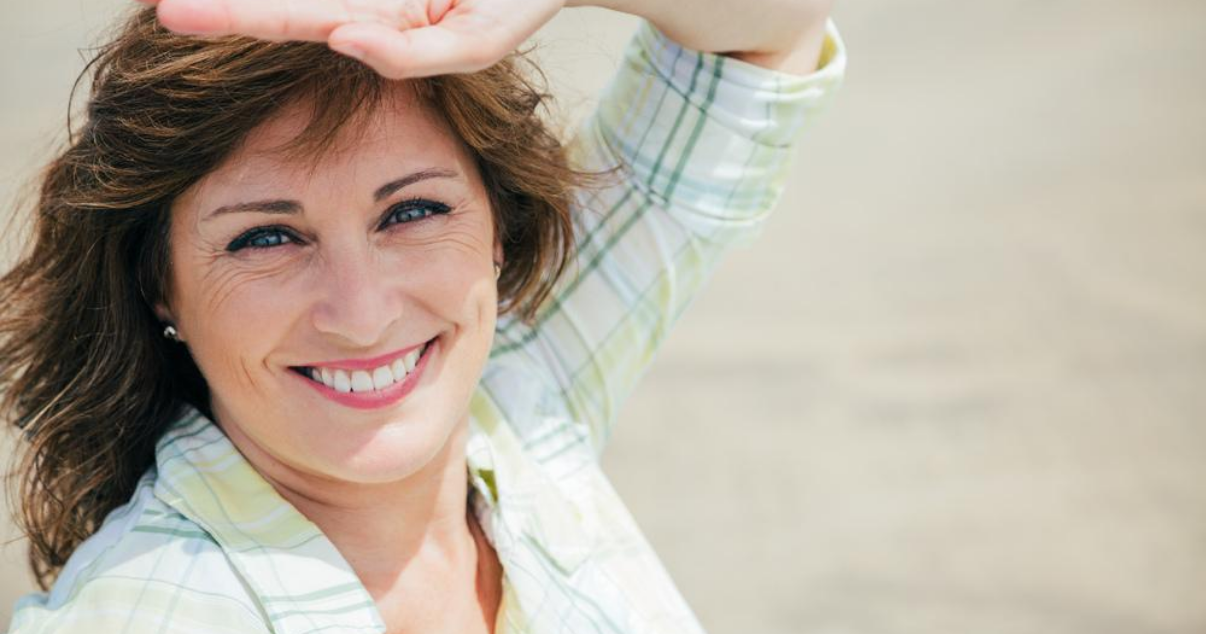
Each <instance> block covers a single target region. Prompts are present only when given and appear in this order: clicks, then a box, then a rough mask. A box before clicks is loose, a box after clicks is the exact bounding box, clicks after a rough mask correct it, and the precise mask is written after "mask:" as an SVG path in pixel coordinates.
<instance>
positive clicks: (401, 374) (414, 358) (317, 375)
mask: <svg viewBox="0 0 1206 634" xmlns="http://www.w3.org/2000/svg"><path fill="white" fill-rule="evenodd" d="M426 351H427V344H424V345H423V346H422V347H419V348H416V349H414V350H411V351H410V352H409V353H408V354H406V355H405V356H403V357H401V358H398V359H394V362H393V363H391V364H389V365H383V366H381V367H379V368H376V369H374V370H373V371H372V372H369V371H366V370H355V371H352V372H349V371H347V370H337V369H334V368H306V374H307V376H309V377H310V378H311V379H313V380H315V381H317V382H319V383H322V384H323V385H326V386H327V387H329V388H331V389H333V390H335V391H336V392H341V393H344V394H346V393H348V392H371V391H373V390H384V389H385V388H387V387H389V386H391V385H393V384H395V383H400V382H402V381H404V380H406V376H407V375H408V374H410V373H411V372H413V371H414V369H415V365H416V364H417V363H418V362H419V357H421V356H422V355H423V353H424V352H426Z"/></svg>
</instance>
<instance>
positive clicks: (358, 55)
mask: <svg viewBox="0 0 1206 634" xmlns="http://www.w3.org/2000/svg"><path fill="white" fill-rule="evenodd" d="M331 50H333V51H335V52H336V53H341V54H343V55H347V56H348V57H352V58H355V59H358V60H363V59H364V49H362V48H360V47H359V46H356V45H355V44H353V43H351V42H331Z"/></svg>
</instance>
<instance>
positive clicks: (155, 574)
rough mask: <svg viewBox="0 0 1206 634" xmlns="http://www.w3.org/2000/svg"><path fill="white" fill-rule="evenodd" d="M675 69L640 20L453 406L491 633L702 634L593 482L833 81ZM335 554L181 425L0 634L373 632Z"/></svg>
mask: <svg viewBox="0 0 1206 634" xmlns="http://www.w3.org/2000/svg"><path fill="white" fill-rule="evenodd" d="M820 66H821V67H820V69H819V70H818V71H816V72H815V73H813V74H811V75H808V76H796V75H790V74H786V73H781V72H776V71H771V70H768V69H764V68H759V67H756V66H753V65H750V64H746V63H743V62H740V61H737V60H734V59H731V58H726V57H722V56H717V55H710V54H700V53H696V52H692V51H688V50H685V49H683V48H682V47H680V46H678V45H677V44H675V43H674V42H672V41H670V40H669V39H667V38H666V37H665V36H664V35H663V34H662V33H660V32H659V31H657V30H656V29H655V28H653V27H652V26H650V25H649V24H648V23H642V25H641V26H640V28H639V30H638V31H637V34H636V36H635V37H634V38H633V41H632V43H631V44H630V45H629V47H628V49H627V51H626V53H625V57H624V60H623V63H622V65H621V68H620V69H619V71H618V73H617V75H616V76H615V78H614V79H613V80H612V83H611V85H610V86H609V88H608V89H607V91H606V92H605V94H604V95H603V97H602V99H601V100H600V105H599V107H598V109H597V111H596V112H595V114H594V115H593V116H592V117H589V118H588V119H587V120H586V121H585V123H584V124H583V127H582V129H581V130H580V131H579V134H578V135H577V136H576V138H575V141H574V142H573V144H572V146H571V148H572V152H573V158H574V161H575V163H576V164H577V165H578V166H580V167H584V168H586V169H602V168H607V167H610V166H613V165H615V164H616V163H617V162H619V163H620V164H622V165H623V166H624V167H625V169H624V170H623V171H622V172H621V175H620V177H618V178H617V179H615V181H614V183H613V184H611V185H609V186H606V187H602V188H599V189H595V190H591V191H588V192H584V193H582V194H581V195H580V197H579V199H578V201H577V202H578V209H577V211H576V214H575V216H576V220H575V222H576V223H577V231H578V233H577V240H578V252H577V259H576V264H575V268H574V269H572V270H570V271H569V272H568V273H567V275H566V277H565V278H564V279H563V280H562V282H561V283H560V284H559V286H558V287H557V290H556V292H555V294H554V295H553V296H552V299H551V300H550V301H549V302H548V304H547V305H546V306H544V307H543V308H542V310H541V312H540V313H539V315H538V317H537V319H536V321H535V323H534V324H532V325H527V324H524V323H522V322H520V321H517V320H515V319H507V318H504V319H501V320H500V321H499V324H498V330H497V334H496V338H495V343H494V349H493V351H492V353H491V357H490V360H489V362H488V363H487V365H486V368H485V371H484V374H483V377H482V380H481V382H480V385H479V389H478V390H477V392H476V394H475V396H474V397H473V401H472V403H471V406H470V412H471V415H470V418H471V420H470V437H469V441H468V447H467V463H468V465H467V467H468V473H469V480H470V487H471V490H472V491H473V494H472V506H473V511H474V513H475V514H476V516H477V517H478V519H479V521H480V523H481V525H482V528H483V529H484V531H485V533H486V537H487V538H488V539H489V541H490V543H491V544H492V545H493V546H494V548H495V550H496V552H497V553H498V558H499V560H500V562H501V563H502V566H503V569H504V579H503V597H502V602H501V605H500V607H499V613H498V620H497V622H496V628H495V631H496V632H499V633H500V634H520V633H544V632H575V633H582V632H607V633H621V632H623V633H633V632H642V633H643V632H649V633H653V632H659V633H671V632H674V633H684V632H693V633H701V632H702V628H701V627H700V625H699V623H698V622H697V620H696V618H695V617H694V615H693V614H692V612H691V610H690V608H688V606H687V604H686V602H685V601H684V600H683V598H682V596H681V595H680V594H679V592H678V590H677V589H676V588H675V586H674V584H673V582H672V581H671V579H670V576H669V575H668V574H667V572H666V570H665V569H664V567H663V566H662V564H661V563H660V562H659V560H658V559H657V556H656V555H655V554H654V553H653V551H652V549H651V548H650V546H649V544H648V542H647V541H646V540H645V538H644V537H643V536H642V535H641V533H640V531H639V529H638V528H637V525H636V523H635V522H634V521H633V519H632V517H631V516H630V514H629V513H628V511H627V509H626V508H625V506H624V504H623V503H622V502H621V501H620V499H619V498H618V497H617V495H616V493H615V491H614V490H613V489H612V487H611V485H610V484H609V482H608V480H607V478H606V476H605V475H604V474H603V472H602V471H601V470H600V468H599V461H598V456H599V453H600V451H601V450H602V448H603V446H604V445H605V444H606V441H607V438H608V436H609V435H610V429H611V423H612V421H613V420H614V419H615V416H616V412H617V410H618V408H619V405H620V403H622V402H623V401H624V399H625V397H626V396H627V395H628V394H629V392H630V391H631V390H632V389H633V387H634V384H635V383H636V381H637V380H638V379H639V377H640V376H641V375H642V374H643V372H644V370H645V369H646V367H647V366H648V364H649V362H650V361H651V360H652V358H653V356H654V352H655V350H656V349H657V347H658V345H659V344H660V343H661V341H662V340H663V339H664V337H665V335H666V333H667V332H668V331H669V330H670V327H671V325H672V324H673V323H674V322H675V320H676V319H677V317H678V316H679V314H680V313H681V312H682V310H683V309H684V307H685V306H686V305H687V304H688V303H689V301H690V299H691V297H692V296H693V295H694V294H695V293H696V291H698V290H699V288H700V287H701V285H702V284H703V283H704V281H705V280H706V279H707V278H708V276H709V274H710V272H711V271H712V269H713V267H714V266H715V265H716V264H717V262H719V260H720V259H721V256H722V254H723V253H724V252H725V251H726V250H727V249H728V248H729V247H731V246H733V245H734V244H738V243H742V242H746V241H748V240H749V239H750V238H752V237H753V236H754V235H756V234H757V232H758V230H759V228H760V226H761V225H762V224H763V221H764V220H765V219H766V217H767V215H768V214H769V213H770V211H771V209H772V208H773V207H774V206H775V202H776V200H777V199H778V197H779V194H780V192H781V191H782V187H783V184H784V180H785V177H786V175H787V168H788V162H789V159H790V157H791V155H792V153H793V145H794V143H795V142H796V140H797V139H798V138H799V136H800V132H801V130H802V129H803V128H804V127H805V126H806V125H807V124H809V123H810V122H811V121H812V120H813V118H814V117H815V115H816V114H817V112H818V111H819V110H820V108H821V107H822V105H823V104H824V103H825V102H826V101H827V100H828V98H829V97H830V96H831V94H832V93H833V92H834V90H835V89H836V87H837V86H838V84H839V83H840V81H841V78H842V75H843V72H844V68H845V53H844V49H843V47H842V44H841V40H840V39H839V38H838V35H837V31H836V30H835V29H834V27H833V25H832V23H830V24H829V25H828V37H827V39H826V42H825V48H824V53H823V55H822V60H821V65H820ZM384 631H385V626H384V623H383V622H382V620H381V617H380V614H379V613H378V611H377V609H376V607H375V605H374V603H373V600H372V598H371V597H370V596H369V594H368V592H367V591H366V590H365V588H364V586H363V585H362V584H361V583H360V581H359V580H358V579H357V577H356V575H355V573H354V572H353V571H352V569H351V568H350V567H349V566H348V564H347V562H346V561H345V560H344V559H343V558H342V557H341V556H340V554H339V552H338V551H337V550H336V549H335V547H334V546H333V545H332V543H331V542H330V541H329V540H328V539H327V538H326V537H325V536H324V535H323V534H322V533H321V532H320V531H319V530H318V528H317V527H316V526H315V525H314V524H313V523H311V522H310V521H309V520H307V519H306V518H305V517H304V516H303V515H301V513H300V512H298V511H297V509H296V508H294V507H293V506H291V505H290V504H289V503H287V502H286V501H285V500H284V499H283V498H281V497H280V495H279V494H278V493H277V492H276V491H275V490H274V489H273V488H272V486H271V485H269V484H268V483H267V482H266V481H265V480H264V479H263V478H262V477H260V476H259V475H258V474H257V473H256V471H255V470H254V469H253V468H252V467H251V465H250V464H249V463H248V462H247V461H246V460H245V459H244V458H243V457H242V455H241V454H240V453H239V452H238V451H237V450H236V449H235V447H234V446H233V445H232V444H231V443H230V441H229V440H228V439H227V438H226V437H225V436H224V435H223V433H222V431H221V430H220V429H219V428H218V427H217V426H216V425H214V424H213V423H212V422H211V421H210V420H208V419H206V418H205V417H203V416H201V415H200V414H199V413H198V412H197V411H196V410H193V409H191V408H190V409H189V410H188V411H187V413H186V415H185V416H183V417H182V418H181V419H179V420H178V421H176V422H175V423H174V424H173V425H172V426H171V427H170V428H169V429H168V431H167V432H166V433H165V434H164V436H163V438H162V439H161V440H160V442H159V444H158V447H157V451H156V465H155V468H153V469H151V470H149V471H148V472H147V473H146V475H145V476H144V477H143V478H142V480H141V481H140V483H139V485H138V487H137V490H136V492H135V493H134V495H133V497H132V499H131V500H130V502H129V503H128V504H126V505H124V506H122V507H121V508H118V509H117V510H115V511H114V512H113V513H112V514H111V515H110V516H109V517H108V518H107V520H106V521H105V523H104V525H103V526H102V527H101V528H100V530H99V531H98V532H97V533H96V534H95V535H94V536H92V538H91V539H89V540H88V541H86V542H85V543H84V544H82V545H81V546H80V547H79V548H78V549H77V551H76V552H75V553H74V555H73V556H72V558H71V560H70V561H69V563H68V564H67V566H66V568H65V569H64V570H63V572H62V574H61V575H60V577H59V579H58V581H57V582H56V583H55V586H54V587H53V588H52V589H51V591H50V592H49V593H38V594H32V595H28V596H26V597H24V598H22V599H21V600H20V601H19V602H18V603H17V606H16V616H15V617H14V621H13V629H12V633H13V634H34V633H35V632H112V633H115V634H116V633H126V634H144V633H146V634H149V633H151V632H172V633H186V632H197V633H205V634H221V633H226V632H229V633H234V632H240V633H246V632H277V633H279V634H302V633H312V632H365V633H368V632H384Z"/></svg>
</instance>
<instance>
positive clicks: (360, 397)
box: [289, 339, 440, 409]
mask: <svg viewBox="0 0 1206 634" xmlns="http://www.w3.org/2000/svg"><path fill="white" fill-rule="evenodd" d="M439 341H440V340H439V339H432V340H431V343H429V344H427V349H426V350H424V351H423V356H421V357H419V360H418V361H417V362H416V363H415V369H414V370H412V371H410V372H409V373H407V375H406V379H405V380H403V381H402V382H400V383H394V384H393V385H391V386H389V387H387V388H385V389H384V390H372V391H369V392H340V391H338V390H336V389H335V388H330V387H327V386H326V385H325V384H323V383H319V382H318V381H315V380H313V379H310V378H307V377H304V376H302V375H301V374H299V373H297V372H294V371H292V370H290V371H289V373H290V374H292V375H294V376H296V377H297V378H298V379H300V380H301V381H303V382H304V383H305V384H306V385H309V386H310V387H312V388H314V390H315V391H317V392H318V393H319V394H321V395H323V396H325V397H327V398H329V399H331V400H332V401H335V402H336V403H339V404H340V405H346V406H348V407H352V408H355V409H380V408H382V407H388V406H390V405H393V404H394V403H397V402H398V401H400V400H402V399H403V398H406V395H407V394H410V393H411V391H412V390H414V389H415V386H416V385H418V384H419V380H420V379H422V378H423V368H425V367H427V360H428V359H430V358H431V356H432V355H433V354H434V353H435V351H436V346H438V345H439Z"/></svg>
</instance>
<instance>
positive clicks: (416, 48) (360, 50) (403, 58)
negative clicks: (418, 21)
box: [327, 24, 510, 79]
mask: <svg viewBox="0 0 1206 634" xmlns="http://www.w3.org/2000/svg"><path fill="white" fill-rule="evenodd" d="M327 43H328V45H329V46H330V47H331V48H332V49H334V50H335V51H337V52H339V53H343V54H344V55H348V56H350V57H354V58H356V59H359V60H360V61H362V62H364V63H365V64H368V65H369V66H370V67H371V68H372V69H373V70H375V71H377V72H378V73H380V74H381V75H382V76H384V77H387V78H389V79H402V78H405V77H430V76H432V75H445V74H450V73H469V72H473V71H477V70H481V69H483V68H486V67H487V66H490V65H491V64H494V63H495V62H497V61H498V60H500V59H502V58H503V57H504V56H506V54H507V53H508V52H509V51H510V47H508V46H506V45H505V44H503V45H499V44H494V43H491V41H490V40H489V39H487V38H485V37H482V36H481V35H480V34H479V35H478V37H471V36H469V35H466V34H465V33H462V32H460V31H454V30H451V29H449V28H446V27H444V26H442V25H440V24H437V25H434V26H427V27H421V28H415V29H405V30H398V29H397V28H394V27H388V26H384V25H381V24H345V25H343V26H340V27H338V28H337V29H335V30H334V31H333V32H332V33H331V37H330V38H329V39H328V40H327Z"/></svg>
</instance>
